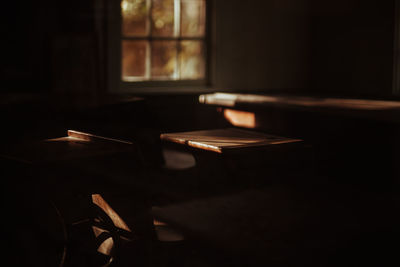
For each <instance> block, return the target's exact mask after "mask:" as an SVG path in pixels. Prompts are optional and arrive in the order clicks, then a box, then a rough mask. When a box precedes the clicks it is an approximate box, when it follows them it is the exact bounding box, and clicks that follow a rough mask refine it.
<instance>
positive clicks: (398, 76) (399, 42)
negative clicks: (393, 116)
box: [392, 1, 400, 96]
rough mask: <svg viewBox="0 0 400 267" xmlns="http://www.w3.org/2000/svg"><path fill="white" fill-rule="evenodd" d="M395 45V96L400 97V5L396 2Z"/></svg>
mask: <svg viewBox="0 0 400 267" xmlns="http://www.w3.org/2000/svg"><path fill="white" fill-rule="evenodd" d="M394 4H395V12H394V16H395V17H394V23H395V25H394V33H393V34H394V36H393V39H394V44H393V89H392V91H393V94H394V95H396V96H400V3H399V2H398V1H395V3H394Z"/></svg>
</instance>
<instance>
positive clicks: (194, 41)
mask: <svg viewBox="0 0 400 267" xmlns="http://www.w3.org/2000/svg"><path fill="white" fill-rule="evenodd" d="M116 8H117V7H116V6H114V11H115V9H116ZM118 12H119V15H118V19H119V23H111V24H112V25H114V26H113V28H109V31H110V32H111V33H112V35H111V37H112V38H113V40H114V41H112V42H114V43H111V45H109V47H110V48H109V49H111V50H112V51H111V57H109V60H110V61H112V62H111V64H112V66H113V70H111V72H114V78H115V77H116V76H117V75H116V74H117V71H116V70H115V69H117V70H118V72H119V73H118V76H119V77H118V78H119V83H120V84H122V85H123V86H124V87H138V86H139V87H140V86H148V85H149V84H150V85H152V86H157V85H165V84H168V85H174V84H182V83H185V84H193V85H199V84H204V83H205V81H206V78H207V77H206V76H207V69H206V68H207V42H206V39H207V38H206V0H121V1H120V2H119V7H118ZM114 14H116V13H114ZM114 18H116V15H114ZM112 19H113V17H111V21H113V20H112ZM117 25H118V32H119V34H118V36H117V35H116V34H115V30H116V28H117V27H116V26H117ZM115 40H118V43H119V44H117V42H116V41H115ZM116 57H118V60H116ZM116 66H117V68H115V67H116Z"/></svg>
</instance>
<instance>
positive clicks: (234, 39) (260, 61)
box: [214, 0, 310, 91]
mask: <svg viewBox="0 0 400 267" xmlns="http://www.w3.org/2000/svg"><path fill="white" fill-rule="evenodd" d="M215 8H216V34H215V37H216V73H215V78H214V87H215V88H216V89H225V90H226V89H231V90H240V91H254V90H260V89H261V90H267V91H268V90H271V89H272V90H274V89H278V90H285V91H286V90H287V89H294V90H295V91H298V90H299V89H304V88H307V87H308V80H309V52H310V49H309V47H310V44H309V18H308V4H307V0H250V1H240V0H230V1H216V5H215Z"/></svg>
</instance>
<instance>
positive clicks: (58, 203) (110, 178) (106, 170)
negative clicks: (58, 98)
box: [0, 130, 147, 266]
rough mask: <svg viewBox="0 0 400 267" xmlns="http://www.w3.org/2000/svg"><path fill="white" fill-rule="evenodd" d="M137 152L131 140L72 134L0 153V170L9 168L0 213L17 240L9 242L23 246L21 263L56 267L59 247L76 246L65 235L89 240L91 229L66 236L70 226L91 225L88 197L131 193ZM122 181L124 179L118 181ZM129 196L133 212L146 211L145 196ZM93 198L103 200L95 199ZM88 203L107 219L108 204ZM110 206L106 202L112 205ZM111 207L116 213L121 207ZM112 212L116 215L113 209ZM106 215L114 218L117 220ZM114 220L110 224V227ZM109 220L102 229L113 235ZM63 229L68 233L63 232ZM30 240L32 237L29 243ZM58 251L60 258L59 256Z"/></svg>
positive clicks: (63, 258) (15, 147) (3, 179)
mask: <svg viewBox="0 0 400 267" xmlns="http://www.w3.org/2000/svg"><path fill="white" fill-rule="evenodd" d="M136 152H137V151H136V147H135V146H134V145H133V143H132V142H127V141H123V140H116V139H110V138H106V137H101V136H96V135H92V134H87V133H82V132H77V131H72V130H70V131H68V135H67V136H65V137H60V138H54V139H47V140H42V141H37V142H30V143H27V144H18V145H16V146H10V147H9V148H7V149H4V150H3V151H1V154H0V158H1V161H0V164H1V167H2V168H1V171H4V170H5V169H7V170H8V171H6V172H5V173H3V175H2V182H3V187H2V188H3V190H4V192H3V194H2V197H3V198H4V199H5V200H6V202H4V203H6V205H4V207H3V206H2V208H3V209H2V210H3V212H4V215H5V217H6V218H7V219H6V224H8V228H6V229H8V230H9V231H10V232H11V233H12V234H13V235H14V236H13V238H15V240H17V241H15V240H11V241H10V242H17V245H18V246H21V247H24V248H25V247H26V250H27V251H23V249H19V248H18V249H15V250H16V251H18V253H20V255H23V256H26V257H27V259H26V261H28V262H27V263H26V264H39V265H41V266H56V265H58V264H60V262H63V261H64V260H65V251H66V250H65V249H64V250H63V247H64V246H66V244H67V243H71V244H72V245H71V246H72V247H73V246H74V245H75V246H76V244H77V243H79V242H78V241H71V240H70V239H71V237H70V236H69V237H68V242H66V239H67V236H68V235H71V236H72V239H73V240H75V239H79V238H82V240H83V241H82V242H88V243H89V242H90V238H89V237H91V235H92V234H93V232H92V231H91V229H90V228H88V229H89V230H88V231H82V233H83V234H82V233H80V234H74V233H72V234H71V232H73V231H72V230H71V229H73V227H72V226H73V225H78V224H79V223H82V222H83V223H85V222H88V223H90V222H91V221H90V220H91V219H92V217H93V216H96V213H95V211H94V207H95V206H94V205H93V204H92V195H93V194H98V193H101V194H105V195H107V194H110V195H112V194H113V193H114V194H115V193H119V194H121V193H122V194H126V191H128V190H130V189H129V186H127V185H128V184H129V180H132V179H134V177H133V176H134V173H135V172H137V171H138V170H137V169H136V170H135V168H137V167H139V168H140V164H141V163H140V162H138V158H137V155H138V154H137V153H136ZM123 179H125V180H124V181H122V180H123ZM126 188H127V189H126ZM131 190H132V189H131ZM121 191H122V192H121ZM138 191H139V190H138ZM134 197H135V199H134V200H132V198H130V199H129V200H131V201H132V202H134V201H135V200H136V199H139V200H138V201H136V202H135V203H133V204H131V205H129V204H127V205H125V206H127V207H132V206H138V208H137V209H130V213H133V214H135V212H137V210H139V209H146V208H147V207H146V206H145V204H143V203H147V199H145V198H144V193H143V194H135V196H134ZM95 199H96V200H99V199H102V198H101V197H100V196H99V195H97V198H95ZM139 201H140V203H139ZM93 202H94V203H96V204H97V205H99V206H101V207H102V208H103V210H104V212H106V214H107V215H108V216H110V214H111V211H110V210H112V209H111V208H110V207H109V206H107V205H101V203H102V202H99V201H94V200H93ZM103 202H104V201H103ZM4 203H3V204H4ZM99 203H100V204H99ZM104 203H105V202H104ZM104 203H103V204H104ZM113 203H114V202H113V201H111V205H112V204H113ZM105 207H106V208H105ZM113 208H114V209H115V210H116V211H119V210H120V207H116V208H115V207H114V206H113ZM113 213H115V214H117V213H116V212H115V211H113ZM98 214H102V213H98ZM107 215H106V216H107ZM111 215H112V214H111ZM106 216H103V217H102V218H103V219H104V218H106ZM110 217H112V218H114V219H119V217H116V216H110ZM114 219H112V223H115V220H114ZM109 221H110V220H108V224H107V225H106V226H105V227H110V229H107V228H106V230H109V231H110V232H111V231H114V232H115V231H116V230H115V227H114V226H113V225H112V223H110V222H109ZM66 225H68V226H69V227H68V229H69V230H70V231H67V230H66V229H67V227H66ZM71 225H72V226H71ZM62 226H63V227H62ZM116 226H118V227H119V226H120V225H118V224H117V225H116ZM140 227H141V226H139V227H137V228H140ZM78 228H79V227H78ZM125 228H126V227H125ZM101 229H102V228H101ZM128 229H129V228H128ZM140 229H142V228H140ZM123 230H125V229H123ZM136 230H137V229H136ZM67 232H68V233H67ZM138 232H139V231H138ZM31 236H34V238H32V239H29V238H31ZM81 236H82V237H81ZM88 236H89V237H88ZM78 237H79V238H78ZM35 238H36V239H35ZM74 238H75V239H74ZM85 238H86V239H87V240H86V239H85ZM80 241H81V240H80ZM74 242H75V243H74ZM84 244H86V243H84ZM29 246H36V247H38V250H41V249H42V247H43V248H44V249H48V250H49V251H48V252H47V250H46V252H41V253H32V252H31V249H30V248H29ZM82 247H84V246H82ZM20 250H21V251H20ZM67 250H68V249H67ZM78 250H79V249H78ZM32 251H34V250H32ZM63 251H64V252H63ZM72 251H74V248H73V249H72ZM12 252H13V253H15V251H12ZM94 252H96V251H95V250H94ZM46 253H48V254H46ZM62 253H64V256H61V255H62ZM68 253H69V252H68ZM72 254H73V252H72ZM77 254H78V255H80V254H79V253H77ZM53 257H54V261H56V262H57V261H58V263H57V264H55V263H53V264H47V263H46V261H47V260H46V259H47V258H53ZM24 260H25V259H24ZM22 265H25V264H22ZM72 265H74V264H73V263H72Z"/></svg>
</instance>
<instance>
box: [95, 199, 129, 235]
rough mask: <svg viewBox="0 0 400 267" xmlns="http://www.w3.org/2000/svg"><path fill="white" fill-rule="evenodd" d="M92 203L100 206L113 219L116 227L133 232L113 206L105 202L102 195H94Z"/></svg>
mask: <svg viewBox="0 0 400 267" xmlns="http://www.w3.org/2000/svg"><path fill="white" fill-rule="evenodd" d="M92 201H93V203H94V204H96V205H97V206H99V207H100V208H101V209H102V210H104V212H105V213H107V215H108V216H109V217H110V218H111V220H112V221H113V223H114V225H115V226H116V227H118V228H120V229H123V230H125V231H128V232H131V229H129V227H128V225H127V224H126V223H125V222H124V220H122V218H121V217H120V216H119V215H118V214H117V213H116V212H115V211H114V210H113V209H112V208H111V206H110V205H109V204H108V203H107V202H106V201H105V200H104V198H103V197H102V196H101V195H100V194H93V195H92Z"/></svg>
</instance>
